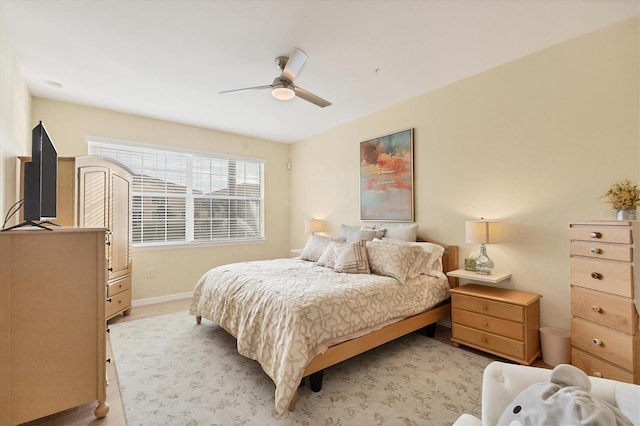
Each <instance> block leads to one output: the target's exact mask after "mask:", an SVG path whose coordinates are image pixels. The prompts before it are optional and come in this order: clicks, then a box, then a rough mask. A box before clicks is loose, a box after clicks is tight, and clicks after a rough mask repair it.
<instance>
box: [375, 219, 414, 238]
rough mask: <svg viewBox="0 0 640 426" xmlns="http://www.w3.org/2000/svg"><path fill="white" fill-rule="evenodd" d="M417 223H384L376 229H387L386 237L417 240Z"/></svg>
mask: <svg viewBox="0 0 640 426" xmlns="http://www.w3.org/2000/svg"><path fill="white" fill-rule="evenodd" d="M418 226H419V225H418V224H417V223H382V224H379V225H376V229H386V232H385V234H384V236H385V237H387V238H391V239H393V240H401V241H416V240H417V239H418Z"/></svg>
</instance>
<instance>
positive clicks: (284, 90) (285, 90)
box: [271, 86, 296, 101]
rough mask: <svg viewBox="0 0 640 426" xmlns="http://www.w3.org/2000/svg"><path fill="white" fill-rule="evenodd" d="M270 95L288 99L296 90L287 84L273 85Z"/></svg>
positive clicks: (282, 99)
mask: <svg viewBox="0 0 640 426" xmlns="http://www.w3.org/2000/svg"><path fill="white" fill-rule="evenodd" d="M271 95H272V96H273V97H274V98H276V99H278V100H281V101H288V100H289V99H292V98H293V97H294V96H295V95H296V92H294V90H293V89H292V88H291V87H288V86H275V87H274V88H273V89H271Z"/></svg>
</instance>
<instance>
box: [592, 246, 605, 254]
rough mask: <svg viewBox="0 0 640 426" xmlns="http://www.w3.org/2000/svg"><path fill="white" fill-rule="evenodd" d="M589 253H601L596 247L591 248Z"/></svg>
mask: <svg viewBox="0 0 640 426" xmlns="http://www.w3.org/2000/svg"><path fill="white" fill-rule="evenodd" d="M589 251H590V252H591V254H600V253H601V252H602V250H600V249H599V248H596V247H591V248H590V249H589Z"/></svg>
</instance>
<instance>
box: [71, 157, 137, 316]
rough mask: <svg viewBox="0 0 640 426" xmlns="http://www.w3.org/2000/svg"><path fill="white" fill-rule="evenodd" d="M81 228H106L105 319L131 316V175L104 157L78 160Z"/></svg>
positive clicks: (78, 202) (79, 158)
mask: <svg viewBox="0 0 640 426" xmlns="http://www.w3.org/2000/svg"><path fill="white" fill-rule="evenodd" d="M75 165H76V170H77V172H76V177H77V181H76V184H75V186H76V188H77V191H76V194H77V202H76V204H77V206H78V226H81V227H104V228H107V229H108V230H109V231H108V233H107V258H108V262H109V266H108V271H109V279H108V283H107V298H106V317H107V319H110V318H112V317H114V316H116V315H118V314H121V313H122V314H123V315H128V314H129V313H130V312H131V195H130V194H131V183H130V181H129V177H130V171H129V170H128V169H126V168H125V167H124V166H122V165H120V164H119V163H116V162H114V161H112V160H109V159H107V158H103V157H96V156H86V157H76V160H75Z"/></svg>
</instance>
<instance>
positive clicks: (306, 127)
mask: <svg viewBox="0 0 640 426" xmlns="http://www.w3.org/2000/svg"><path fill="white" fill-rule="evenodd" d="M639 11H640V1H637V0H622V1H618V0H585V1H581V0H555V1H552V0H531V1H525V0H520V1H516V0H450V1H444V0H425V1H419V0H414V1H392V0H387V1H384V0H374V1H366V0H342V1H338V0H335V1H333V0H321V1H314V0H297V1H293V0H291V1H287V0H276V1H259V0H252V1H238V0H211V1H205V0H190V1H178V0H133V1H124V0H93V1H79V0H40V1H24V0H0V21H1V22H2V28H3V30H4V32H5V33H6V36H7V37H8V39H9V43H10V45H11V46H12V48H13V50H14V53H15V55H16V56H17V58H18V61H19V63H20V66H21V68H22V71H23V73H24V76H25V78H26V81H27V84H28V86H29V90H30V91H31V93H32V94H33V95H34V96H38V97H43V98H50V99H56V100H62V101H67V102H73V103H78V104H83V105H89V106H94V107H99V108H105V109H109V110H114V111H120V112H126V113H130V114H136V115H140V116H145V117H152V118H157V119H162V120H168V121H173V122H178V123H184V124H190V125H194V126H200V127H205V128H211V129H216V130H222V131H228V132H233V133H238V134H243V135H249V136H254V137H258V138H264V139H269V140H275V141H280V142H294V141H297V140H301V139H303V138H306V137H309V136H312V135H315V134H317V133H320V132H322V131H324V130H327V129H330V128H333V127H336V126H338V125H340V124H342V123H346V122H348V121H351V120H354V119H356V118H358V117H361V116H364V115H367V114H370V113H372V112H374V111H378V110H381V109H383V108H386V107H389V106H391V105H394V104H397V103H399V102H402V101H404V100H407V99H410V98H413V97H415V96H418V95H420V94H423V93H426V92H429V91H432V90H434V89H436V88H438V87H442V86H444V85H447V84H450V83H452V82H454V81H457V80H460V79H463V78H465V77H468V76H471V75H473V74H477V73H479V72H482V71H484V70H487V69H490V68H492V67H495V66H497V65H500V64H503V63H505V62H508V61H511V60H514V59H516V58H518V57H522V56H524V55H527V54H529V53H532V52H535V51H537V50H540V49H543V48H546V47H548V46H551V45H553V44H556V43H559V42H561V41H564V40H567V39H569V38H572V37H575V36H578V35H581V34H585V33H588V32H591V31H593V30H595V29H598V28H601V27H604V26H607V25H609V24H612V23H615V22H618V21H621V20H623V19H626V18H630V17H632V16H636V15H638V14H639ZM294 46H296V47H299V48H300V49H302V50H304V51H305V52H306V53H307V55H308V56H309V59H308V60H307V62H306V63H305V65H304V67H303V68H302V70H301V71H300V73H299V74H298V77H297V78H296V81H295V83H296V84H297V85H299V86H300V87H302V88H304V89H306V90H308V91H310V92H312V93H314V94H316V95H318V96H320V97H323V98H325V99H327V100H329V101H331V102H332V103H333V105H332V106H329V107H327V108H319V107H317V106H315V105H313V104H311V103H308V102H305V101H303V100H302V99H299V98H295V99H293V100H290V101H278V100H275V99H274V98H272V97H271V95H270V93H269V91H268V90H263V91H255V92H243V93H236V94H225V95H220V94H219V93H218V92H219V91H221V90H227V89H235V88H242V87H247V86H259V85H267V84H271V82H272V80H273V79H274V78H275V77H276V76H277V75H278V74H279V70H278V69H277V68H276V66H275V62H274V61H275V57H276V56H280V55H288V54H289V53H290V52H291V49H292V48H293V47H294ZM375 70H378V72H376V71H375ZM47 81H49V82H56V83H59V84H60V85H61V86H62V87H54V85H52V84H50V83H47ZM34 119H37V117H35V118H34Z"/></svg>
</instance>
